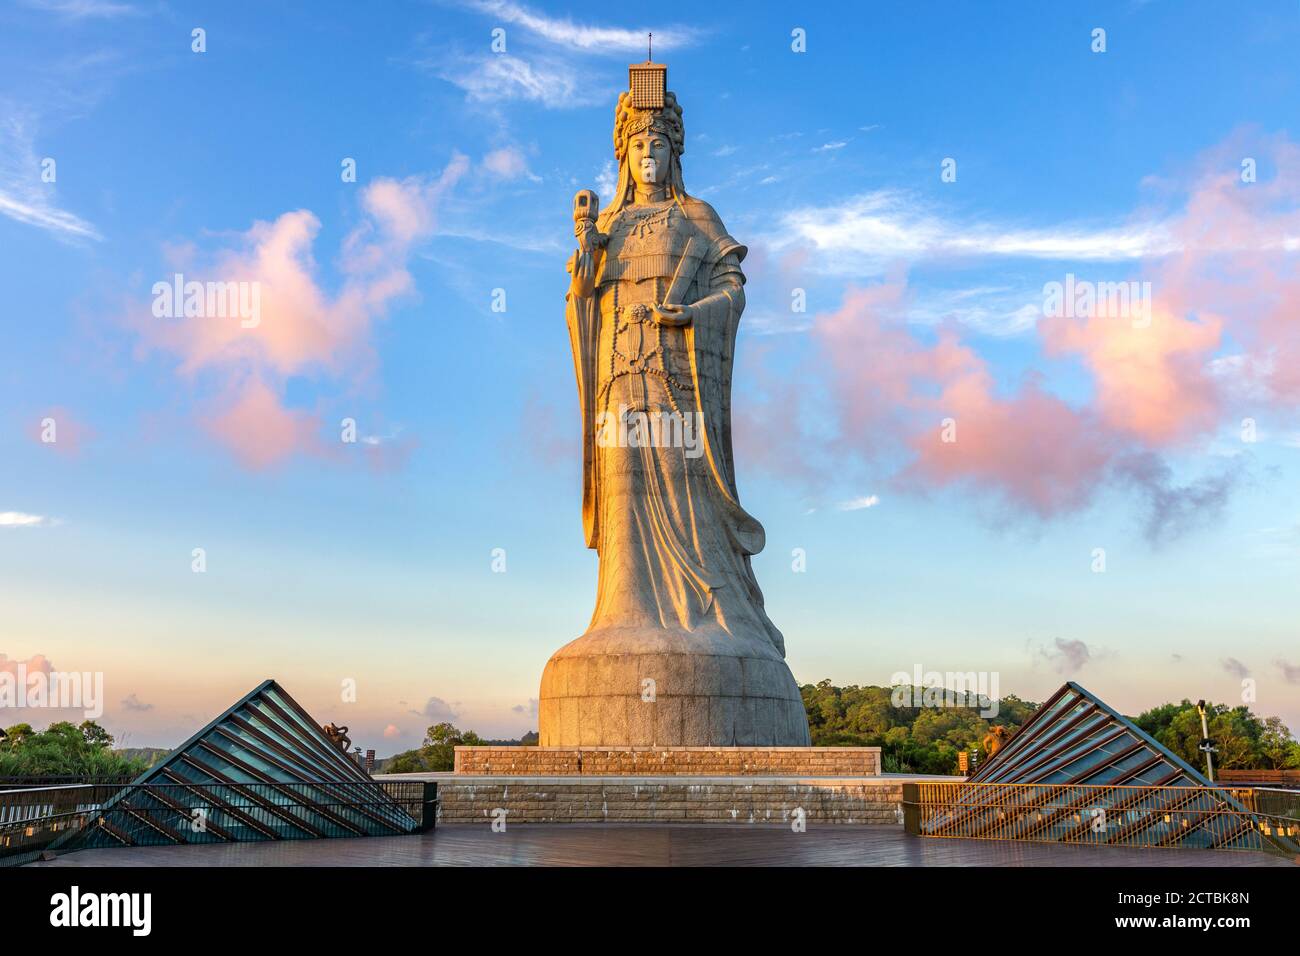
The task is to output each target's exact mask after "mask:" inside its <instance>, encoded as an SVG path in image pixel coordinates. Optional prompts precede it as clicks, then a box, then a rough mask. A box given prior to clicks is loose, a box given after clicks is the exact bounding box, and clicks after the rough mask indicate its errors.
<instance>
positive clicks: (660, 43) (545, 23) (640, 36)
mask: <svg viewBox="0 0 1300 956" xmlns="http://www.w3.org/2000/svg"><path fill="white" fill-rule="evenodd" d="M466 6H468V7H470V8H471V9H475V10H478V11H480V12H481V13H483V14H485V15H487V16H491V17H494V18H495V19H497V20H500V21H501V22H503V23H508V24H512V25H514V26H518V27H523V28H524V29H525V30H528V31H529V32H530V33H533V34H535V35H536V36H538V37H540V38H541V39H543V40H546V41H547V42H550V43H553V44H556V45H557V46H566V47H573V48H576V49H579V50H585V51H589V52H592V53H604V54H611V55H612V54H619V55H622V54H626V53H638V52H640V51H642V50H644V49H645V48H646V34H647V33H649V32H650V31H652V30H653V31H654V44H655V46H656V47H659V48H660V49H662V50H675V49H680V48H681V47H684V46H688V45H690V44H691V43H694V42H695V41H696V40H697V39H698V38H699V37H700V35H701V31H699V30H697V29H694V28H692V27H686V26H677V25H674V26H665V27H644V28H636V29H626V28H623V27H606V26H596V25H593V24H589V23H575V22H574V21H573V20H570V19H568V18H567V17H565V18H560V17H548V16H546V15H545V14H543V13H538V12H537V11H535V10H532V9H530V8H529V7H526V6H524V5H523V4H522V3H512V2H510V0H470V2H469V3H467V4H466Z"/></svg>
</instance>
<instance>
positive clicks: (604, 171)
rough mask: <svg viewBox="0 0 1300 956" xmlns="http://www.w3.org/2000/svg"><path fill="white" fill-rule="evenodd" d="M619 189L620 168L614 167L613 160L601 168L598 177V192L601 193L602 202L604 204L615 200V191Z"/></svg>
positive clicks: (609, 160)
mask: <svg viewBox="0 0 1300 956" xmlns="http://www.w3.org/2000/svg"><path fill="white" fill-rule="evenodd" d="M617 188H618V167H617V166H615V165H614V161H613V160H612V159H607V160H605V165H604V166H602V167H601V168H600V172H599V173H598V174H597V176H596V192H598V193H600V201H601V202H603V203H609V202H612V201H613V199H614V190H616V189H617Z"/></svg>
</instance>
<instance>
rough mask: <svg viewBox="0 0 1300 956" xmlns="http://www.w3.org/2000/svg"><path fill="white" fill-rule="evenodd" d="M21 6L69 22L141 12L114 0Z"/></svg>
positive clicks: (41, 0) (34, 0) (38, 1)
mask: <svg viewBox="0 0 1300 956" xmlns="http://www.w3.org/2000/svg"><path fill="white" fill-rule="evenodd" d="M22 2H23V6H26V7H31V8H32V9H34V10H43V11H45V12H46V13H55V14H58V15H59V16H61V17H65V18H66V19H69V20H111V19H115V18H117V17H132V16H137V15H139V14H140V13H141V12H142V11H141V10H139V9H138V8H136V7H134V6H132V5H131V4H129V3H118V2H116V0H22Z"/></svg>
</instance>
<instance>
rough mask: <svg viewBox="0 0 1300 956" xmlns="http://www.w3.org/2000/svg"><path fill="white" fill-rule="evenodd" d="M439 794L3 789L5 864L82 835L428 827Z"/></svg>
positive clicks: (280, 836) (184, 838)
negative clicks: (197, 823) (199, 819)
mask: <svg viewBox="0 0 1300 956" xmlns="http://www.w3.org/2000/svg"><path fill="white" fill-rule="evenodd" d="M436 800H437V784H435V783H426V782H424V781H374V782H369V783H367V782H361V781H356V782H352V781H349V782H342V783H336V782H319V783H316V782H304V783H219V784H213V783H192V784H190V783H161V784H157V783H147V784H139V785H136V784H103V783H79V784H56V785H51V786H38V787H24V788H10V789H4V788H3V787H0V866H3V865H16V864H21V863H26V862H29V861H31V860H34V859H36V858H37V857H39V856H40V855H41V854H42V853H43V852H44V851H46V850H49V849H52V848H61V847H63V846H67V845H69V844H70V843H71V842H72V841H73V840H74V838H76V843H75V845H76V846H78V847H80V846H81V845H83V844H86V843H87V842H88V841H87V838H89V837H95V838H96V840H95V841H93V842H97V844H98V845H106V846H112V845H166V844H178V843H229V842H245V841H256V840H285V839H313V838H321V837H346V836H373V835H379V834H384V833H388V834H400V833H410V832H421V831H424V830H427V829H429V828H431V827H432V826H433V824H434V820H435V816H436ZM199 810H201V811H202V813H201V814H197V813H196V811H199ZM199 816H201V818H202V825H201V827H198V828H196V826H195V821H196V819H197V818H198V817H199ZM92 830H95V831H96V832H93V833H92V832H91V831H92ZM82 831H86V832H85V833H83V832H82ZM78 834H80V835H81V836H80V837H77V835H78Z"/></svg>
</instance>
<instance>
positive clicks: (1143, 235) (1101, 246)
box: [765, 143, 1178, 276]
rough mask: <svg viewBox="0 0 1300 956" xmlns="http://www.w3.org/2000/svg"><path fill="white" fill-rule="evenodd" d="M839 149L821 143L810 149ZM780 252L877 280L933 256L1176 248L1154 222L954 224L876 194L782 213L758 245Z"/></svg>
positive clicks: (1116, 254) (1129, 253)
mask: <svg viewBox="0 0 1300 956" xmlns="http://www.w3.org/2000/svg"><path fill="white" fill-rule="evenodd" d="M841 145H843V144H836V143H827V144H825V145H824V146H820V147H818V150H826V149H834V148H838V147H839V146H841ZM765 242H766V243H767V244H768V245H769V246H771V247H772V248H774V249H776V250H778V251H781V250H786V249H791V248H794V247H805V248H809V247H810V248H811V249H812V250H814V251H815V253H816V254H815V255H814V256H813V257H812V259H811V261H810V264H811V265H813V266H814V267H816V268H818V269H820V270H822V271H826V272H829V273H832V274H851V275H855V276H861V275H863V274H864V272H865V273H867V274H879V273H880V272H881V271H882V270H883V269H884V268H885V266H886V265H887V264H889V263H893V262H898V261H899V260H907V261H913V260H924V259H936V258H940V257H954V256H962V257H990V256H995V257H1008V258H1011V257H1020V258H1026V259H1049V260H1051V259H1055V260H1061V261H1089V262H1118V261H1127V260H1132V259H1140V258H1144V257H1148V256H1156V255H1164V254H1167V253H1170V252H1173V251H1175V250H1176V249H1177V248H1178V245H1177V243H1176V242H1175V240H1174V239H1173V237H1172V236H1171V234H1170V231H1169V228H1168V226H1167V225H1166V224H1164V223H1162V222H1151V221H1146V220H1135V221H1133V222H1131V223H1129V224H1127V225H1121V226H1110V225H1107V226H1090V225H1086V224H1068V223H1067V224H1062V225H1061V226H1059V227H1049V228H1018V227H1014V226H1010V225H1005V224H996V223H994V224H989V223H982V222H962V221H957V220H953V219H949V218H946V217H944V216H942V215H940V214H939V213H937V212H933V211H931V210H929V209H927V207H926V205H925V204H924V203H923V202H922V201H921V200H919V199H918V198H917V197H915V196H910V195H907V194H905V193H903V192H900V191H897V190H892V189H882V190H877V191H875V192H870V193H863V194H860V195H857V196H853V197H851V198H849V199H847V200H846V201H844V202H842V203H837V204H834V205H828V206H803V207H800V208H797V209H793V210H791V211H790V212H788V213H786V214H785V215H784V216H783V217H782V218H781V221H780V226H779V228H778V230H777V231H776V233H775V234H773V235H771V236H768V237H766V238H765Z"/></svg>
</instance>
